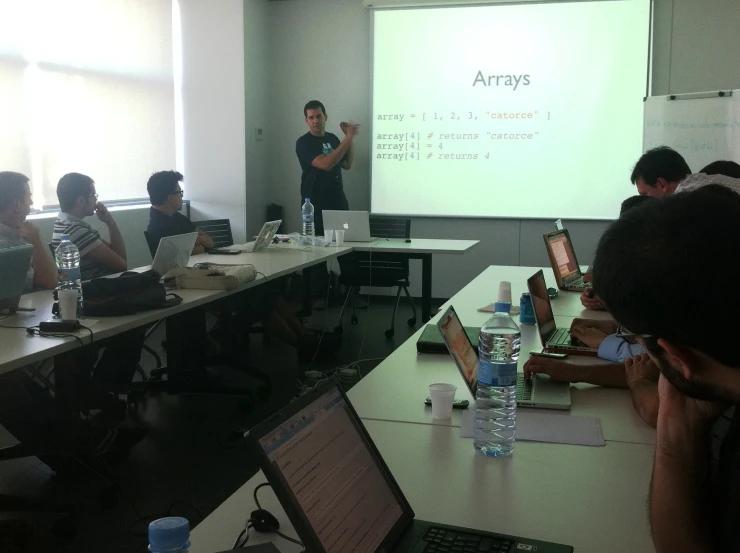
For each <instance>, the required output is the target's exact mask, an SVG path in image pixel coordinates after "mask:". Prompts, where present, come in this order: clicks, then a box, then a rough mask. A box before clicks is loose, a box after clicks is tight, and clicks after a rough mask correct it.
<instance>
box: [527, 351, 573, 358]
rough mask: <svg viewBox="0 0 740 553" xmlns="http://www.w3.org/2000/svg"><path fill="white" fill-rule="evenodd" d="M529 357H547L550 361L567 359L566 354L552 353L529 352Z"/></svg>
mask: <svg viewBox="0 0 740 553" xmlns="http://www.w3.org/2000/svg"><path fill="white" fill-rule="evenodd" d="M529 355H532V356H534V357H549V358H550V359H565V358H566V357H568V354H567V353H554V352H552V351H530V352H529Z"/></svg>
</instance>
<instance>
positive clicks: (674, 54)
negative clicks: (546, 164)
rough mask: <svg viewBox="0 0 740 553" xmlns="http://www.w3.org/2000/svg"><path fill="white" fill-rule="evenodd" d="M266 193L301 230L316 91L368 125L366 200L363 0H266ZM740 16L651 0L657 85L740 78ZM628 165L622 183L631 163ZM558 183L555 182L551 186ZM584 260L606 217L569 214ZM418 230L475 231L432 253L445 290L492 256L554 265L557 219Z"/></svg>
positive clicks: (434, 223)
mask: <svg viewBox="0 0 740 553" xmlns="http://www.w3.org/2000/svg"><path fill="white" fill-rule="evenodd" d="M268 9H269V29H270V33H269V35H270V42H269V49H268V50H269V51H268V59H269V62H270V63H269V65H270V67H272V68H274V72H273V73H272V74H271V76H270V82H269V95H270V114H271V118H270V122H269V135H270V137H271V139H272V140H271V142H270V144H269V149H268V152H269V163H270V170H269V183H270V185H269V190H268V197H269V199H270V201H274V202H276V203H281V204H283V205H284V206H285V215H286V222H287V225H288V228H289V229H290V230H297V229H298V226H299V210H300V196H299V183H300V169H299V167H298V161H297V160H296V157H295V153H294V151H293V150H294V144H295V139H296V138H297V137H298V136H300V135H301V134H303V133H304V132H306V126H305V123H304V122H303V115H302V111H301V110H302V107H303V104H304V103H305V102H306V101H307V100H309V99H313V98H316V99H320V100H322V101H323V102H324V103H325V104H326V106H327V111H328V115H329V124H328V126H327V128H328V130H330V131H332V132H335V133H339V131H338V123H339V121H341V120H343V119H348V118H352V119H354V120H355V121H357V122H359V123H361V124H362V125H363V130H364V131H365V133H364V134H363V135H361V136H360V137H358V139H357V154H356V157H355V166H354V167H353V169H352V170H351V171H349V172H345V173H344V179H345V189H346V192H347V196H348V199H349V202H350V206H351V207H352V208H353V209H369V168H368V141H367V132H368V131H369V122H370V121H369V111H370V89H371V80H370V65H371V64H370V51H371V48H370V17H371V16H370V11H369V10H366V9H365V8H363V7H362V2H361V0H312V1H310V2H302V1H297V0H294V1H286V2H269V6H268ZM738 25H740V8H738V4H737V0H707V1H705V2H693V1H692V0H655V23H654V29H655V32H654V41H653V50H654V51H653V93H654V94H667V93H668V92H669V91H670V92H686V91H693V90H706V89H710V88H731V87H740V64H737V62H736V61H735V60H734V59H733V56H734V52H735V45H734V43H733V42H734V38H733V37H734V36H735V34H734V29H736V28H737V27H738ZM629 170H630V168H625V186H629V181H628V180H627V177H628V171H629ZM556 184H557V183H556V182H553V185H554V186H555V185H556ZM564 223H565V224H566V226H567V228H568V229H569V230H570V232H571V236H572V238H573V242H574V246H575V249H576V251H577V252H578V254H579V262H581V263H582V264H589V263H591V261H592V259H593V253H594V251H595V248H596V244H597V242H598V239H599V237H600V236H601V234H602V232H603V231H604V229H605V228H606V226H607V222H604V221H564ZM411 227H412V235H413V236H416V237H419V238H473V239H479V240H480V241H481V243H480V244H479V245H478V246H477V247H476V249H475V250H473V251H471V252H469V253H468V254H466V255H465V256H461V257H460V256H438V257H435V259H434V281H433V282H434V289H433V293H434V295H435V296H438V297H449V296H450V295H451V294H454V293H455V292H456V291H457V290H459V289H460V288H461V287H462V286H464V285H465V284H466V283H467V282H469V281H470V280H471V279H472V278H473V277H474V276H476V275H477V274H478V273H479V272H480V271H482V270H483V268H485V267H486V266H488V265H491V264H504V265H529V266H546V265H548V260H547V254H546V252H545V249H544V247H543V242H542V233H544V232H547V231H550V230H553V229H554V226H553V225H552V221H543V220H517V219H511V220H506V219H433V218H418V217H417V218H413V220H412V225H411ZM412 271H413V273H412V278H411V281H412V283H414V287H413V290H412V293H413V294H414V295H418V294H419V293H420V282H421V275H420V271H421V268H420V266H419V265H417V266H415V267H413V268H412Z"/></svg>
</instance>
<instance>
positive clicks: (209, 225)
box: [195, 219, 234, 248]
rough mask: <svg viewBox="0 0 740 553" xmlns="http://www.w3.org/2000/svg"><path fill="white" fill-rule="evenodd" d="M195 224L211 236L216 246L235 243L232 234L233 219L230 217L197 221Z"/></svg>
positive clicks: (225, 246)
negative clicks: (230, 219)
mask: <svg viewBox="0 0 740 553" xmlns="http://www.w3.org/2000/svg"><path fill="white" fill-rule="evenodd" d="M195 226H196V227H198V228H199V229H200V230H202V231H203V232H205V233H206V234H207V235H208V236H210V237H211V239H212V240H213V247H214V248H227V247H229V246H233V245H234V237H233V236H232V234H231V221H229V220H228V219H212V220H210V221H195Z"/></svg>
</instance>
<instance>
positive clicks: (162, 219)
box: [146, 171, 213, 255]
mask: <svg viewBox="0 0 740 553" xmlns="http://www.w3.org/2000/svg"><path fill="white" fill-rule="evenodd" d="M182 179H183V176H182V174H181V173H178V172H177V171H159V172H158V173H154V174H153V175H152V176H151V177H149V181H148V182H147V183H146V189H147V192H149V200H150V201H151V202H152V207H151V209H150V210H149V226H148V227H147V229H146V230H147V233H148V234H149V241H150V243H152V244H159V241H160V239H162V238H165V237H167V236H176V235H178V234H188V233H190V232H197V233H198V238H196V239H195V247H194V248H193V255H196V254H199V253H203V252H205V251H206V250H210V249H211V248H213V239H212V238H211V237H210V236H208V235H207V234H206V233H205V232H203V231H202V230H200V229H199V228H197V227H196V226H195V225H194V224H193V222H192V221H191V220H190V219H188V218H187V217H185V215H183V214H182V213H180V211H181V210H182V195H183V190H182V187H181V186H180V182H181V181H182Z"/></svg>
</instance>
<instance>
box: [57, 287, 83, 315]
mask: <svg viewBox="0 0 740 553" xmlns="http://www.w3.org/2000/svg"><path fill="white" fill-rule="evenodd" d="M57 295H58V296H59V314H60V315H61V316H62V319H64V320H65V321H74V320H77V298H78V297H79V292H77V290H58V291H57Z"/></svg>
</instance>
